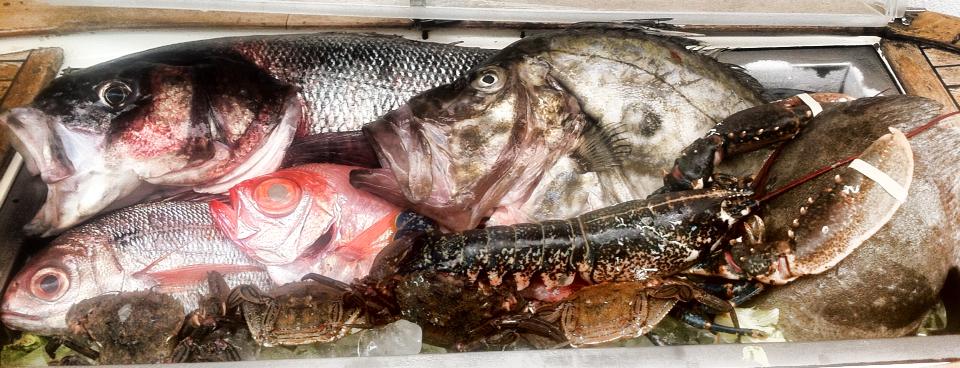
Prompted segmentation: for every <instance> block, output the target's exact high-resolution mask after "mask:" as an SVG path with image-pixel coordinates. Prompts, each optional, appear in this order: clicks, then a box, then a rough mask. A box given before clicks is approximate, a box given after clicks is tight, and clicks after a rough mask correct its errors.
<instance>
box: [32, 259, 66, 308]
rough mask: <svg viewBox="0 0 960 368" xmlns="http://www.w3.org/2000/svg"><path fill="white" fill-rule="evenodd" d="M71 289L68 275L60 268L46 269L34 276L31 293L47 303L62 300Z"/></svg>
mask: <svg viewBox="0 0 960 368" xmlns="http://www.w3.org/2000/svg"><path fill="white" fill-rule="evenodd" d="M69 287H70V279H69V278H68V277H67V273H66V272H64V271H63V270H61V269H59V268H52V267H50V268H44V269H41V270H40V271H37V273H35V274H33V278H32V279H31V280H30V288H29V289H30V293H31V294H33V295H34V296H36V297H37V298H40V299H43V300H46V301H50V302H52V301H55V300H57V299H60V297H62V296H63V294H65V293H66V292H67V289H68V288H69Z"/></svg>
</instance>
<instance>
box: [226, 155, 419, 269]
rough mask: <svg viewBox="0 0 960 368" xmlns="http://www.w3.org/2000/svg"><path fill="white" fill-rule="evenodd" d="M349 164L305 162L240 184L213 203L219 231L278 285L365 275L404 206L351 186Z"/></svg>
mask: <svg viewBox="0 0 960 368" xmlns="http://www.w3.org/2000/svg"><path fill="white" fill-rule="evenodd" d="M353 169H355V167H352V166H340V165H330V164H309V165H303V166H298V167H295V168H290V169H285V170H280V171H277V172H275V173H272V174H268V175H264V176H260V177H257V178H254V179H250V180H247V181H244V182H241V183H240V184H237V185H236V186H235V187H233V188H232V189H231V190H230V201H229V202H230V203H229V204H228V203H224V202H220V201H213V202H210V209H211V211H212V212H213V217H214V219H215V221H216V223H217V225H218V226H219V227H220V229H221V230H222V231H223V232H224V233H225V234H227V236H228V237H230V238H231V239H233V240H234V242H235V243H236V244H237V246H238V247H239V248H240V249H241V251H243V252H244V253H246V254H247V255H248V256H249V257H251V258H253V259H254V260H256V261H257V262H260V263H261V264H263V265H265V266H266V267H267V270H268V271H269V273H270V276H271V278H272V279H273V280H274V281H275V282H277V283H281V284H283V283H287V282H293V281H298V280H300V278H301V277H302V276H303V275H305V274H307V273H318V274H322V275H325V276H329V277H332V278H335V279H338V280H344V281H351V280H353V279H354V278H360V277H363V276H365V275H366V274H367V273H368V272H369V271H370V267H371V264H372V263H373V259H374V257H376V255H377V253H379V252H380V250H381V249H382V248H383V247H384V246H386V245H387V244H388V243H389V242H390V240H392V239H393V235H394V233H395V232H396V229H397V220H398V215H399V214H400V213H401V211H402V209H401V208H400V207H397V206H395V205H392V204H390V203H389V202H387V201H384V200H382V199H380V198H379V197H377V196H374V195H372V194H370V193H367V192H364V191H360V190H357V189H355V188H354V187H353V186H351V185H350V170H353Z"/></svg>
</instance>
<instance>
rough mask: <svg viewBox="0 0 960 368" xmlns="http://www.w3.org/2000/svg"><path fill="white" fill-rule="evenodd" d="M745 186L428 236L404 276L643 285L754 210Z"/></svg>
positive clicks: (686, 262)
mask: <svg viewBox="0 0 960 368" xmlns="http://www.w3.org/2000/svg"><path fill="white" fill-rule="evenodd" d="M750 196H751V193H750V192H749V191H747V190H740V189H731V190H728V189H699V190H691V191H683V192H672V193H666V194H662V195H656V196H652V197H650V198H648V199H645V200H635V201H629V202H624V203H621V204H618V205H615V206H611V207H607V208H603V209H600V210H595V211H592V212H588V213H586V214H583V215H581V216H577V217H574V218H570V219H567V220H552V221H544V222H539V223H527V224H518V225H511V226H492V227H488V228H485V229H477V230H469V231H464V232H459V233H449V234H441V233H437V232H434V233H430V234H428V235H426V236H424V237H422V238H421V239H419V241H418V242H417V243H416V244H415V245H414V247H413V250H412V251H411V252H410V254H411V256H410V257H409V258H408V259H409V261H407V262H405V264H403V265H401V266H400V272H401V274H403V273H407V272H417V271H424V270H432V271H434V272H449V273H455V274H461V275H466V276H467V277H468V278H469V279H470V280H471V281H477V280H482V281H486V282H488V283H489V284H490V285H493V286H497V285H500V284H501V283H504V282H510V281H512V282H515V283H516V285H517V288H518V289H523V288H525V287H526V286H527V285H529V283H530V282H531V279H533V278H534V277H535V276H538V275H539V276H540V277H541V278H542V281H543V283H544V284H545V285H546V286H547V287H548V288H553V287H558V286H564V285H567V284H570V283H571V282H572V281H573V280H574V278H575V277H576V276H579V277H580V278H581V279H582V280H584V281H586V282H588V283H603V282H615V281H642V280H646V279H649V278H653V277H662V276H669V275H671V274H674V273H676V272H679V271H681V270H683V269H685V268H686V267H689V266H690V265H691V264H692V263H693V262H695V261H696V260H697V259H698V257H699V255H700V254H706V253H708V252H709V251H710V249H711V247H712V246H713V245H715V244H716V243H717V242H718V241H719V240H720V238H721V237H723V235H724V234H725V233H726V232H727V231H728V230H729V229H730V227H731V226H732V225H733V224H735V223H736V222H737V220H738V219H740V218H742V217H743V216H746V215H748V214H749V213H750V212H751V210H752V209H753V208H754V206H756V201H755V200H753V199H751V198H750Z"/></svg>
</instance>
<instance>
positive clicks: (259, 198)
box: [253, 178, 301, 216]
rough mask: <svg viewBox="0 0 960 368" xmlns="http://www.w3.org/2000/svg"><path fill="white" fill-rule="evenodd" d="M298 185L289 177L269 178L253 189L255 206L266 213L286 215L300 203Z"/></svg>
mask: <svg viewBox="0 0 960 368" xmlns="http://www.w3.org/2000/svg"><path fill="white" fill-rule="evenodd" d="M300 194H301V189H300V186H299V185H297V183H296V182H294V181H293V180H290V179H284V178H270V179H267V180H264V181H262V182H260V184H258V185H257V187H256V188H255V189H254V190H253V199H254V202H256V204H257V207H259V208H260V210H262V211H263V212H265V213H266V214H267V215H271V216H286V215H288V214H290V212H293V209H294V208H296V207H297V204H298V203H300Z"/></svg>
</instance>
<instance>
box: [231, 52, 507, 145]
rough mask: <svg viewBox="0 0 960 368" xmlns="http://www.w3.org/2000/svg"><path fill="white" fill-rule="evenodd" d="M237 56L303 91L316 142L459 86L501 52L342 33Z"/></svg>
mask: <svg viewBox="0 0 960 368" xmlns="http://www.w3.org/2000/svg"><path fill="white" fill-rule="evenodd" d="M234 49H235V50H236V51H237V52H239V53H240V54H242V55H244V56H246V57H248V58H249V59H250V60H251V61H252V62H254V63H257V64H259V65H261V66H262V67H264V68H266V69H267V70H268V71H269V72H270V73H271V74H272V75H273V76H274V77H275V78H277V79H280V80H282V81H284V82H287V83H290V84H293V85H296V86H299V87H300V88H301V89H300V96H301V98H303V100H304V101H306V102H307V107H308V109H309V112H310V117H311V119H310V133H311V134H316V133H322V132H340V131H350V130H357V129H359V128H360V127H361V126H362V125H363V124H365V123H367V122H370V121H373V120H375V119H376V118H378V117H380V116H381V115H383V114H385V113H387V112H388V111H390V110H393V109H395V108H397V107H399V106H400V105H402V104H404V103H406V101H407V100H408V99H409V98H410V97H413V96H414V95H416V94H418V93H420V92H423V91H425V90H427V89H430V88H433V87H436V86H439V85H443V84H447V83H451V82H453V81H454V80H455V79H456V78H458V77H459V76H461V75H463V74H464V73H466V72H467V71H468V70H470V69H471V68H472V67H473V66H474V65H477V64H479V63H480V62H482V61H484V60H486V59H487V58H489V57H490V56H492V55H493V54H494V53H495V52H496V50H487V49H479V48H471V47H459V46H453V45H447V44H438V43H425V42H417V41H410V40H406V39H403V38H401V37H396V38H394V39H393V41H392V42H391V41H384V39H383V37H382V36H378V37H375V38H371V37H369V36H368V35H362V34H361V35H358V34H339V33H338V34H323V35H296V36H290V35H288V36H282V37H272V38H269V37H268V38H263V39H258V40H254V41H249V42H241V43H239V44H237V45H236V46H235V47H234Z"/></svg>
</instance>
